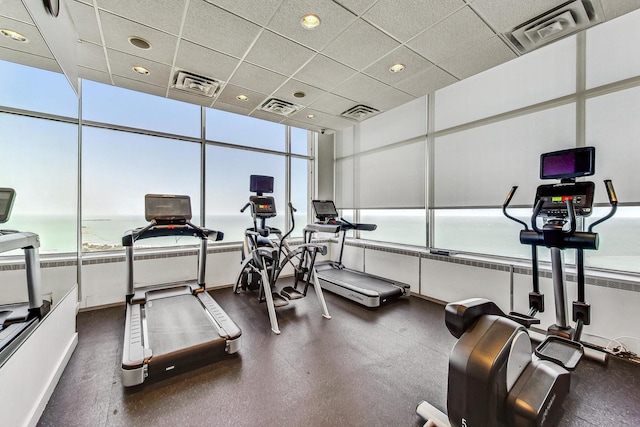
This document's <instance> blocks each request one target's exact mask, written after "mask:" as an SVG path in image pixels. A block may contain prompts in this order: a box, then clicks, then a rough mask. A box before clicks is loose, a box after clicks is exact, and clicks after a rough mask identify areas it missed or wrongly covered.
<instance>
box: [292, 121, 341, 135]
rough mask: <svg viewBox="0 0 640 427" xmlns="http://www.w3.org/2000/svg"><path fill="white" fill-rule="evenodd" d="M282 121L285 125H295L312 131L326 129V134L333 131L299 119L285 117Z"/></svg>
mask: <svg viewBox="0 0 640 427" xmlns="http://www.w3.org/2000/svg"><path fill="white" fill-rule="evenodd" d="M282 123H283V124H285V125H289V126H293V127H296V128H301V129H309V130H312V131H314V132H322V131H323V130H324V131H326V133H327V134H332V133H333V129H331V130H330V131H329V130H327V129H325V128H323V127H322V126H318V125H312V124H309V123H305V122H301V121H299V120H293V119H286V120H284V121H283V122H282Z"/></svg>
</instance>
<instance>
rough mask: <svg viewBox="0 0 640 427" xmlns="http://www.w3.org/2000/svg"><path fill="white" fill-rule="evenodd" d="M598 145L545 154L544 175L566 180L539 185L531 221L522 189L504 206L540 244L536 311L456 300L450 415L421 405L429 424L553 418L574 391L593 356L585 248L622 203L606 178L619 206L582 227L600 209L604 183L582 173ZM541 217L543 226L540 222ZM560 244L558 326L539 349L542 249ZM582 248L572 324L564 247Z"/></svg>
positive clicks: (548, 421)
mask: <svg viewBox="0 0 640 427" xmlns="http://www.w3.org/2000/svg"><path fill="white" fill-rule="evenodd" d="M594 164H595V149H594V148H593V147H585V148H577V149H572V150H562V151H557V152H552V153H545V154H543V155H541V162H540V165H541V173H540V178H541V179H561V182H560V183H557V184H547V185H540V186H539V187H538V189H537V192H536V198H535V202H534V209H533V214H532V216H531V229H530V228H529V226H528V225H527V224H526V223H525V222H524V221H521V220H519V219H517V218H514V217H512V216H511V215H509V214H508V213H507V207H508V205H509V203H510V202H511V199H512V198H513V196H514V194H515V192H516V189H517V187H513V188H512V189H511V190H510V192H509V194H508V195H507V198H506V200H505V202H504V204H503V212H504V214H505V215H506V216H507V218H509V219H511V220H513V221H516V222H518V223H519V224H521V225H522V226H523V230H522V231H521V232H520V242H521V243H522V244H526V245H531V247H532V266H533V268H532V275H533V288H534V289H533V292H531V293H530V294H529V305H530V309H529V312H528V313H526V314H520V313H513V312H512V313H509V314H506V313H504V312H502V310H500V309H499V308H498V307H497V305H496V304H495V303H493V302H491V301H489V300H486V299H481V298H475V299H469V300H464V301H460V302H456V303H451V304H447V306H446V309H445V310H446V311H445V323H446V326H447V328H448V329H449V331H450V332H451V334H452V335H453V336H455V337H456V338H458V341H457V342H456V344H455V345H454V347H453V349H452V351H451V356H450V358H449V378H448V388H447V410H448V415H445V414H444V413H442V412H441V411H440V410H438V409H437V408H435V407H434V406H432V405H431V404H429V403H427V402H424V401H423V402H421V403H420V404H419V405H418V407H417V409H416V412H417V413H418V415H420V416H421V417H422V418H423V419H425V420H427V423H426V424H425V426H440V427H444V426H456V427H461V426H464V427H476V426H498V427H503V426H518V427H520V426H532V427H533V426H536V427H544V426H552V425H555V423H556V422H557V420H558V418H559V416H560V412H561V411H560V409H561V406H562V403H563V401H564V399H565V398H566V396H567V395H568V393H569V388H570V371H572V370H574V369H575V368H576V366H577V365H578V363H579V361H580V360H581V358H582V356H583V354H584V348H583V345H582V344H581V343H580V335H581V332H582V327H583V326H584V325H588V324H589V323H590V321H591V318H590V307H589V305H588V304H587V303H586V302H585V289H584V287H585V286H584V250H596V249H598V234H597V233H594V232H593V228H594V227H595V226H596V225H598V224H600V223H602V222H603V221H606V220H607V219H609V218H611V217H612V216H613V215H614V213H615V211H616V208H617V203H618V202H617V197H616V194H615V190H614V188H613V184H612V183H611V181H610V180H605V181H604V184H605V187H606V190H607V195H608V198H609V204H610V206H611V210H610V212H609V214H608V215H606V216H604V217H603V218H601V219H599V220H598V221H595V222H594V223H592V224H591V225H590V227H589V228H588V230H587V231H578V222H577V217H586V216H589V215H590V214H591V213H592V210H593V195H594V190H595V184H594V183H593V182H588V181H580V182H576V178H577V177H582V176H588V175H593V173H594ZM538 218H542V219H543V221H544V225H543V227H542V228H540V227H538V225H537V221H538ZM538 246H545V247H548V248H549V249H550V251H551V265H552V277H553V288H554V297H555V307H556V324H555V325H552V326H551V327H549V329H548V331H547V337H546V339H545V340H544V341H543V342H542V343H540V344H539V345H538V346H537V347H536V348H535V351H534V353H533V354H532V353H531V348H532V345H531V339H530V337H529V333H528V328H529V327H531V326H532V325H534V324H538V323H540V320H539V319H537V318H535V317H534V316H535V314H537V313H539V312H543V311H544V308H545V307H544V295H543V294H542V293H540V289H539V283H538V257H537V247H538ZM565 249H576V252H577V258H576V269H577V272H578V273H577V282H578V300H577V301H575V302H574V303H573V320H574V321H575V322H576V326H575V327H572V326H570V325H569V323H568V322H567V314H566V312H567V306H566V284H565V277H564V265H563V264H564V260H563V250H565Z"/></svg>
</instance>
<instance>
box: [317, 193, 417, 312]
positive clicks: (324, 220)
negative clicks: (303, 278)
mask: <svg viewBox="0 0 640 427" xmlns="http://www.w3.org/2000/svg"><path fill="white" fill-rule="evenodd" d="M312 203H313V210H314V211H315V214H316V219H317V220H318V222H319V223H321V224H330V225H338V226H339V227H340V229H339V230H340V232H341V236H340V255H339V257H338V261H321V262H318V263H316V272H317V275H318V279H319V281H320V286H322V288H323V289H326V290H328V291H330V292H333V293H335V294H338V295H341V296H343V297H345V298H348V299H350V300H352V301H355V302H357V303H358V304H362V305H364V306H365V307H369V308H377V307H380V306H381V305H384V304H386V303H388V302H389V301H392V300H394V299H396V298H399V297H402V296H405V295H408V294H409V293H410V291H411V287H410V286H409V285H407V284H405V283H400V282H396V281H393V280H389V279H385V278H382V277H378V276H372V275H370V274H367V273H363V272H360V271H356V270H350V269H348V268H346V267H345V266H344V264H342V253H343V251H344V241H345V236H346V234H347V231H349V230H364V231H373V230H375V229H376V228H377V226H376V225H375V224H359V223H351V222H349V221H346V220H345V219H344V218H340V219H338V211H337V210H336V206H335V205H334V203H333V201H332V200H313V201H312Z"/></svg>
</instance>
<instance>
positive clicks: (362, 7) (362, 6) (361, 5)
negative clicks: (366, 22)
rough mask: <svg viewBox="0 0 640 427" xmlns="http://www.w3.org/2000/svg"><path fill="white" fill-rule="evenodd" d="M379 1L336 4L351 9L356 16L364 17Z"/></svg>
mask: <svg viewBox="0 0 640 427" xmlns="http://www.w3.org/2000/svg"><path fill="white" fill-rule="evenodd" d="M377 1H378V0H335V2H336V3H338V4H340V5H342V6H343V7H345V8H347V9H349V10H350V11H351V12H353V13H355V14H356V15H362V14H363V13H364V12H366V11H367V9H369V8H370V7H371V6H372V5H373V4H374V3H375V2H377Z"/></svg>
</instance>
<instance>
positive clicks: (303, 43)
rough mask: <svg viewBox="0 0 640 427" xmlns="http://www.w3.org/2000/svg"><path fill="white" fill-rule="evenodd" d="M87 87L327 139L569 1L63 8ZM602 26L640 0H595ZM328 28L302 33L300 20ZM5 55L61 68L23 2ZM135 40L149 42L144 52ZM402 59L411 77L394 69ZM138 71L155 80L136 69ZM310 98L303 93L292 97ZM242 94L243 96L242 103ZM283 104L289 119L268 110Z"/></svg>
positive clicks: (287, 1)
mask: <svg viewBox="0 0 640 427" xmlns="http://www.w3.org/2000/svg"><path fill="white" fill-rule="evenodd" d="M61 2H62V3H63V7H64V8H66V10H67V11H68V13H69V14H70V16H71V19H72V21H73V23H74V25H75V31H76V32H77V43H75V44H74V45H73V46H69V49H77V61H78V63H77V67H78V75H79V76H80V77H81V78H83V79H87V80H93V81H97V82H101V83H105V84H110V85H115V86H119V87H124V88H128V89H132V90H136V91H140V92H145V93H149V94H153V95H157V96H163V97H168V98H172V99H177V100H181V101H185V102H190V103H194V104H199V105H203V106H207V107H213V108H216V109H220V110H225V111H230V112H233V113H238V114H243V115H248V116H253V117H257V118H260V119H265V120H270V121H275V122H278V123H284V124H288V125H292V126H296V127H301V128H307V129H311V130H314V131H320V130H325V132H327V133H331V132H333V131H336V130H340V129H343V128H346V127H349V126H352V125H353V124H354V123H355V121H354V120H353V119H352V118H345V117H343V116H341V114H342V113H343V112H345V111H346V110H348V109H351V108H353V107H356V106H359V105H364V106H366V107H370V108H372V109H373V110H374V111H375V110H377V111H380V112H382V111H387V110H390V109H392V108H394V107H396V106H399V105H401V104H404V103H406V102H409V101H411V100H412V99H415V98H417V97H420V96H423V95H425V94H427V93H430V92H433V91H434V90H437V89H439V88H442V87H445V86H447V85H450V84H452V83H454V82H456V81H458V80H461V79H464V78H467V77H469V76H472V75H474V74H477V73H480V72H482V71H484V70H487V69H489V68H492V67H494V66H496V65H499V64H501V63H504V62H506V61H509V60H512V59H514V58H516V57H518V56H520V55H522V53H521V51H520V50H519V49H518V48H517V46H514V44H513V43H511V42H510V39H509V37H508V35H505V34H507V33H508V32H509V31H511V30H512V29H513V28H515V27H517V26H518V25H520V24H522V23H524V22H527V21H529V20H531V19H533V18H535V17H537V16H539V15H540V14H542V13H544V12H546V11H548V10H550V9H553V8H555V7H557V6H559V5H562V4H564V3H566V2H563V1H552V0H536V1H532V0H335V1H331V0H206V1H205V0H136V1H132V0H61ZM585 2H587V4H589V3H592V4H593V6H594V7H595V9H596V10H598V14H599V15H601V16H599V19H600V20H601V21H606V20H610V19H613V18H615V17H617V16H620V15H623V14H625V13H627V12H630V11H632V10H634V9H638V8H640V1H638V0H590V1H587V0H585ZM307 13H313V14H315V15H317V16H319V17H320V20H321V25H320V26H319V27H318V28H316V29H314V30H307V29H304V28H303V27H302V25H301V23H300V21H301V18H302V16H303V15H305V14H307ZM0 28H8V29H12V30H15V31H18V32H20V33H22V34H23V35H25V36H26V37H28V38H29V43H17V42H14V41H12V40H11V39H9V38H7V37H0V59H3V60H7V61H10V62H15V63H19V64H24V65H29V66H33V67H38V68H43V69H47V70H52V71H57V72H61V69H60V67H59V66H58V64H57V63H56V60H55V58H54V56H53V55H52V54H51V52H50V50H49V49H48V47H47V43H46V42H45V40H44V39H43V37H42V35H41V34H40V31H39V29H38V28H37V26H36V25H35V24H34V21H33V20H32V18H31V16H30V14H29V13H28V11H27V9H26V8H25V6H24V5H23V2H22V0H0ZM130 37H139V38H142V39H144V40H147V41H148V42H149V43H150V44H151V48H150V49H140V48H138V47H136V46H134V45H133V44H131V43H130V42H129V38H130ZM397 63H401V64H404V65H405V69H404V70H403V71H400V72H396V73H392V72H390V71H389V68H390V67H391V66H392V65H394V64H397ZM134 66H143V67H145V68H147V69H148V70H149V74H147V75H141V74H137V73H135V72H134V71H133V67H134ZM179 71H185V72H188V73H191V74H195V75H198V76H203V77H207V78H210V79H214V80H216V81H218V82H219V83H220V87H219V89H218V91H217V92H216V94H215V96H213V97H206V96H200V95H195V94H192V93H189V92H185V91H183V90H179V89H176V88H174V87H173V86H174V84H175V78H176V75H177V73H178V72H179ZM296 92H303V93H304V95H305V96H304V97H299V96H294V95H293V94H294V93H296ZM238 95H245V96H246V97H247V99H246V100H239V99H238V98H237V96H238ZM271 98H277V99H278V100H280V101H285V102H288V103H292V104H296V105H297V107H298V108H297V109H296V110H295V111H294V112H293V113H291V114H289V115H288V116H282V115H279V114H274V113H272V112H267V111H263V110H261V109H260V106H261V105H262V104H263V103H265V101H267V100H269V99H271Z"/></svg>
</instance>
